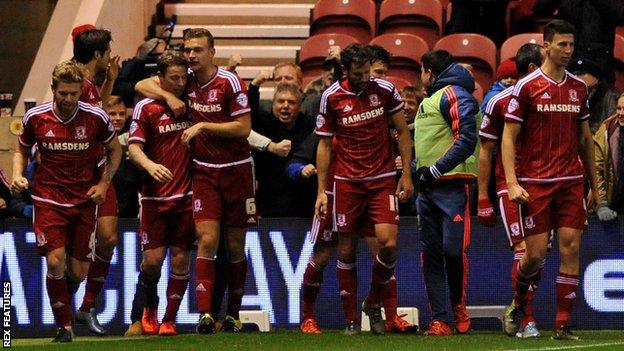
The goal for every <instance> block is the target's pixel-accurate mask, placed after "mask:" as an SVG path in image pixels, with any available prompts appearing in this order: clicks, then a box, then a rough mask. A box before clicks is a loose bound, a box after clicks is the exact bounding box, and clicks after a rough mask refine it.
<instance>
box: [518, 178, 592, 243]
mask: <svg viewBox="0 0 624 351" xmlns="http://www.w3.org/2000/svg"><path fill="white" fill-rule="evenodd" d="M522 187H523V188H524V190H526V191H527V192H528V193H529V202H528V203H527V204H526V205H524V206H523V207H522V210H524V209H526V211H522V213H521V216H522V219H523V226H524V234H525V235H527V236H528V235H535V234H540V233H547V232H549V231H550V230H552V229H554V230H557V229H558V228H561V227H567V228H574V229H580V230H583V229H586V228H587V210H586V206H585V196H584V188H583V181H582V180H574V181H565V182H556V183H539V184H537V183H524V184H522Z"/></svg>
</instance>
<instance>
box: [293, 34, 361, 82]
mask: <svg viewBox="0 0 624 351" xmlns="http://www.w3.org/2000/svg"><path fill="white" fill-rule="evenodd" d="M357 42H358V41H357V39H355V38H354V37H352V36H349V35H346V34H317V35H313V36H311V37H309V38H308V39H307V40H306V41H305V42H304V43H303V45H301V51H300V52H299V66H300V67H301V70H302V71H303V76H304V80H305V81H310V80H312V79H314V78H316V77H317V76H319V75H320V74H321V71H322V70H323V69H322V67H321V66H322V64H323V61H325V58H326V57H327V54H328V50H329V47H330V46H333V45H338V46H340V48H341V49H344V48H345V47H347V46H348V45H350V44H353V43H357Z"/></svg>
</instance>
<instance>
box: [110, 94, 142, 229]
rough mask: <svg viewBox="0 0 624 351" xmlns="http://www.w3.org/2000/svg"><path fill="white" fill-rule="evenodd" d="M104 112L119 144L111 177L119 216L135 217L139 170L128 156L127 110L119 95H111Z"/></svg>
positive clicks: (139, 182) (137, 211) (137, 203)
mask: <svg viewBox="0 0 624 351" xmlns="http://www.w3.org/2000/svg"><path fill="white" fill-rule="evenodd" d="M106 113H108V116H109V117H110V121H111V124H112V125H113V128H115V132H116V133H117V137H118V139H119V143H120V144H121V151H122V154H121V156H122V157H121V164H120V165H119V169H117V173H115V176H114V177H113V186H114V187H115V191H116V193H117V206H119V217H122V218H137V215H138V213H139V195H138V194H139V189H140V187H141V183H142V182H141V176H142V172H141V170H140V169H139V168H138V167H137V166H136V165H135V164H134V163H133V162H130V159H129V158H128V123H127V121H128V118H129V115H128V111H127V109H126V105H125V104H124V101H123V100H122V98H121V97H120V96H116V95H112V96H111V97H110V98H109V102H108V105H107V106H106Z"/></svg>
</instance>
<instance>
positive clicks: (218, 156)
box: [186, 68, 251, 165]
mask: <svg viewBox="0 0 624 351" xmlns="http://www.w3.org/2000/svg"><path fill="white" fill-rule="evenodd" d="M186 92H187V97H188V107H189V113H190V115H191V119H192V121H193V124H197V123H200V122H211V123H227V122H232V121H234V120H236V119H237V118H239V117H240V116H241V115H244V114H245V113H249V112H250V111H251V110H250V108H249V100H248V97H247V87H246V86H245V83H244V82H243V80H242V79H241V78H240V77H239V76H238V75H236V74H235V73H231V72H228V71H226V70H223V69H221V68H218V69H217V72H216V73H215V76H214V77H213V78H212V79H211V80H210V81H209V82H208V83H206V84H203V85H201V84H200V83H199V82H198V81H197V78H196V77H195V75H194V74H193V73H192V71H190V70H189V76H188V84H187V89H186ZM250 152H251V149H250V147H249V143H248V142H247V138H224V137H220V136H216V135H210V134H208V133H202V134H200V135H198V136H197V137H195V139H194V141H193V159H195V160H197V161H200V162H202V163H207V164H217V165H225V164H230V163H239V162H241V161H243V160H248V161H249V162H251V158H250V157H251V156H250Z"/></svg>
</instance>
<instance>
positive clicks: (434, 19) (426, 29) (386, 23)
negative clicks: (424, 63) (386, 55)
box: [379, 0, 443, 48]
mask: <svg viewBox="0 0 624 351" xmlns="http://www.w3.org/2000/svg"><path fill="white" fill-rule="evenodd" d="M442 9H443V7H442V5H441V4H440V1H439V0H386V1H384V2H383V3H382V4H381V8H380V10H379V33H380V34H387V33H409V34H413V35H416V36H419V37H421V38H423V39H425V42H427V44H428V45H429V47H430V48H431V47H433V45H434V44H435V43H436V41H437V40H438V39H439V38H440V37H441V36H442V27H443V20H442V14H443V10H442Z"/></svg>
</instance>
